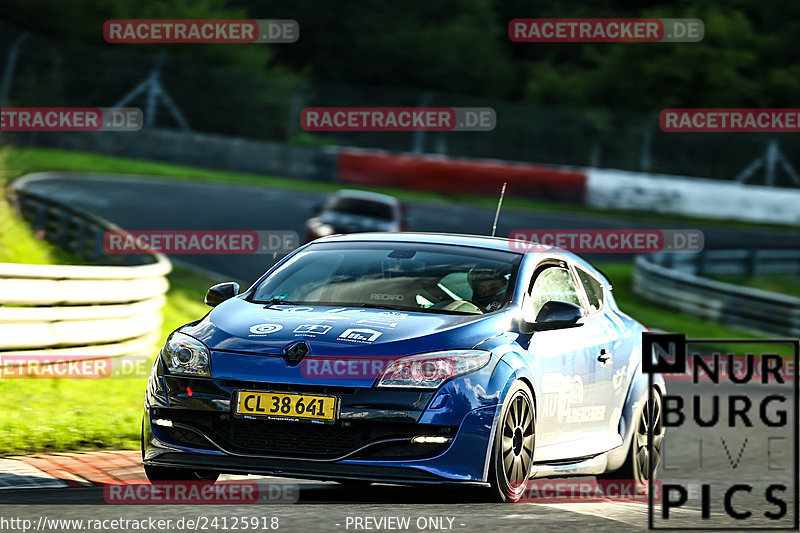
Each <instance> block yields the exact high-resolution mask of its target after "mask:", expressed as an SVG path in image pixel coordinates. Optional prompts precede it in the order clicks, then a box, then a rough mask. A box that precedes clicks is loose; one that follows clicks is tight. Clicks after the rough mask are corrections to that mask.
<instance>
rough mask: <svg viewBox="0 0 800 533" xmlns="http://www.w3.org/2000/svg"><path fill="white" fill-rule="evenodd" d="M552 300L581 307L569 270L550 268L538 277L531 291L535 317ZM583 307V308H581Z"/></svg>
mask: <svg viewBox="0 0 800 533" xmlns="http://www.w3.org/2000/svg"><path fill="white" fill-rule="evenodd" d="M550 300H559V301H562V302H569V303H571V304H575V305H577V306H581V300H580V298H579V297H578V289H577V288H576V287H575V282H574V281H573V280H572V275H570V273H569V270H567V269H566V268H562V267H557V266H552V267H548V268H546V269H545V270H543V271H542V272H540V273H539V275H538V276H536V280H535V281H534V282H533V288H532V289H531V303H532V304H533V312H534V315H536V314H538V313H539V310H540V309H541V308H542V306H543V305H544V304H546V303H547V302H548V301H550ZM581 307H583V306H581Z"/></svg>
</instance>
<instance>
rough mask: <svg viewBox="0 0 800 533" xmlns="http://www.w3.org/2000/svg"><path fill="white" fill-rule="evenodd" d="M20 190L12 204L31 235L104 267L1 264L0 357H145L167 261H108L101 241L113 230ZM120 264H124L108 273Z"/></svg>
mask: <svg viewBox="0 0 800 533" xmlns="http://www.w3.org/2000/svg"><path fill="white" fill-rule="evenodd" d="M19 184H20V182H19V181H18V182H16V184H15V185H14V186H12V187H11V188H10V191H9V192H10V195H9V196H10V199H11V201H12V203H13V204H14V205H15V207H16V208H17V209H18V210H19V211H20V212H21V213H22V215H23V217H24V218H25V219H26V220H27V221H28V222H30V223H31V224H32V226H33V228H34V229H35V230H37V231H42V232H43V235H42V236H43V237H44V238H46V239H48V240H50V241H53V242H56V243H57V244H59V245H61V246H62V247H63V248H65V249H67V250H70V251H73V252H76V253H79V254H82V255H85V256H88V257H89V258H90V259H91V260H92V261H93V262H97V263H106V264H105V265H100V266H96V265H90V266H83V265H29V264H18V263H0V353H10V354H13V355H48V356H59V355H63V356H70V357H72V358H74V357H76V356H85V358H86V359H92V358H96V357H117V356H126V355H137V354H142V353H147V352H148V351H149V350H151V349H152V347H153V345H154V343H155V342H156V341H157V339H158V337H159V335H160V327H161V313H160V312H159V310H160V308H161V307H162V306H163V305H164V302H165V300H166V298H165V293H166V292H167V289H168V288H169V284H168V282H167V279H166V275H167V274H168V273H169V272H170V271H171V270H172V265H171V263H170V262H169V260H168V259H167V258H166V257H165V256H164V255H161V254H136V255H109V254H106V253H105V252H104V251H103V234H104V233H105V232H106V231H109V230H119V228H118V227H116V226H114V225H113V224H111V223H109V222H107V221H105V220H103V219H100V218H98V217H95V216H93V215H90V214H88V213H84V212H82V211H80V210H77V209H75V208H72V207H70V206H67V205H64V204H61V203H58V202H55V201H53V200H51V199H49V198H46V197H44V196H42V195H39V194H36V193H32V192H30V191H25V190H23V189H22V188H20V186H19ZM122 262H125V263H128V264H127V265H117V266H112V265H114V263H122Z"/></svg>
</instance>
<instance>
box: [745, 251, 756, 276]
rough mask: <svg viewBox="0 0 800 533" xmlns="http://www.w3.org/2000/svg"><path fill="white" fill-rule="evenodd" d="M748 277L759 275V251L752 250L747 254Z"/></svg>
mask: <svg viewBox="0 0 800 533" xmlns="http://www.w3.org/2000/svg"><path fill="white" fill-rule="evenodd" d="M746 268H747V277H749V278H752V277H755V275H756V274H757V273H758V250H757V249H753V250H750V253H748V254H747V265H746Z"/></svg>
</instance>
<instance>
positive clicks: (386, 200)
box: [334, 189, 400, 205]
mask: <svg viewBox="0 0 800 533" xmlns="http://www.w3.org/2000/svg"><path fill="white" fill-rule="evenodd" d="M334 196H336V197H338V198H355V199H358V200H368V201H370V202H380V203H382V204H392V205H396V204H399V203H400V201H399V200H398V199H397V198H395V197H394V196H389V195H388V194H381V193H379V192H372V191H361V190H358V189H341V190H340V191H337V192H336V194H335V195H334Z"/></svg>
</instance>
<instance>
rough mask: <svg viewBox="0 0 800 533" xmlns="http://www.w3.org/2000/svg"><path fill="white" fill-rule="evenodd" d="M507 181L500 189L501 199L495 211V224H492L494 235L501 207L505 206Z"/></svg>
mask: <svg viewBox="0 0 800 533" xmlns="http://www.w3.org/2000/svg"><path fill="white" fill-rule="evenodd" d="M507 183H508V182H507V181H504V182H503V188H502V189H501V190H500V200H498V201H497V211H495V213H494V224H492V237H494V234H495V232H496V231H497V217H499V216H500V208H501V207H502V206H503V196H505V195H506V184H507Z"/></svg>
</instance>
